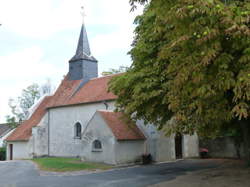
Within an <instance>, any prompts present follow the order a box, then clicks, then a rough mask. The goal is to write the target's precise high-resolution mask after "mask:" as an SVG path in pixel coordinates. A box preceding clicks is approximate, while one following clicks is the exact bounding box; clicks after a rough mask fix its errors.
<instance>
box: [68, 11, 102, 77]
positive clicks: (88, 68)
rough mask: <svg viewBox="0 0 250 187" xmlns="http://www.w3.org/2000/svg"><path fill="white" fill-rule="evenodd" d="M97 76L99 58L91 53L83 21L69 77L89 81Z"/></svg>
mask: <svg viewBox="0 0 250 187" xmlns="http://www.w3.org/2000/svg"><path fill="white" fill-rule="evenodd" d="M82 8H83V7H82ZM83 16H84V15H83ZM97 76H98V63H97V60H96V59H95V58H94V57H93V56H92V55H91V51H90V47H89V41H88V36H87V32H86V28H85V24H84V22H83V24H82V28H81V32H80V36H79V40H78V45H77V49H76V53H75V55H74V56H73V57H72V58H71V59H70V61H69V79H70V80H80V79H83V80H84V81H88V80H90V79H91V78H95V77H97Z"/></svg>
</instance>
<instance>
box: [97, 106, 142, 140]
mask: <svg viewBox="0 0 250 187" xmlns="http://www.w3.org/2000/svg"><path fill="white" fill-rule="evenodd" d="M98 112H99V113H100V114H101V116H102V117H103V119H104V120H105V122H106V123H107V125H108V126H109V128H110V129H111V130H112V132H113V134H114V135H115V137H116V139H117V140H144V139H145V136H144V135H143V133H142V132H141V130H140V129H139V128H138V127H137V126H136V124H134V123H132V122H127V121H126V119H125V118H124V117H123V114H122V113H121V112H112V111H98Z"/></svg>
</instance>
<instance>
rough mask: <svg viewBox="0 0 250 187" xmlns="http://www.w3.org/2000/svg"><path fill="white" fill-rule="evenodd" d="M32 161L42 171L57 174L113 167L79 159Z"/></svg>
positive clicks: (41, 159) (37, 159) (42, 159)
mask: <svg viewBox="0 0 250 187" xmlns="http://www.w3.org/2000/svg"><path fill="white" fill-rule="evenodd" d="M32 161H33V162H35V163H36V164H38V166H39V168H40V169H41V170H45V171H57V172H66V171H80V170H96V169H102V170H106V169H110V168H111V167H112V166H110V165H105V164H99V163H89V162H82V161H81V160H80V159H79V158H57V157H55V158H54V157H53V158H34V159H32Z"/></svg>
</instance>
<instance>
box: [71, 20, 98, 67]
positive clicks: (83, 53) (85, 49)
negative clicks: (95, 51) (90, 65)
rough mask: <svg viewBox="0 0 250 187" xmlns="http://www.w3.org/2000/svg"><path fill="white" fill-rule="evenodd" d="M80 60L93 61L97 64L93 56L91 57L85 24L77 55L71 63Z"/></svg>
mask: <svg viewBox="0 0 250 187" xmlns="http://www.w3.org/2000/svg"><path fill="white" fill-rule="evenodd" d="M78 60H91V61H95V62H97V60H96V59H95V58H94V57H93V56H91V52H90V47H89V41H88V36H87V32H86V28H85V25H84V23H83V24H82V28H81V32H80V37H79V40H78V45H77V49H76V54H75V55H74V56H73V57H72V58H71V60H70V61H69V62H74V61H78Z"/></svg>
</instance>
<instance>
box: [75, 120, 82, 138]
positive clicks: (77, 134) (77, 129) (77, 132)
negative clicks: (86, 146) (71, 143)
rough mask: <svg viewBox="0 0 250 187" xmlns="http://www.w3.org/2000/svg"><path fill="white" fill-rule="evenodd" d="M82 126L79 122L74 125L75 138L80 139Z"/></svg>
mask: <svg viewBox="0 0 250 187" xmlns="http://www.w3.org/2000/svg"><path fill="white" fill-rule="evenodd" d="M81 133H82V126H81V124H80V123H79V122H77V123H76V124H75V138H78V139H81Z"/></svg>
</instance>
